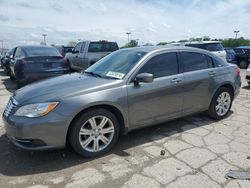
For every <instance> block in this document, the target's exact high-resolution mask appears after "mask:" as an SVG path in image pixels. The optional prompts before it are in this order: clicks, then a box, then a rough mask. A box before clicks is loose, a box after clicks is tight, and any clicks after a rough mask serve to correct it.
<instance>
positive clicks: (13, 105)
mask: <svg viewBox="0 0 250 188" xmlns="http://www.w3.org/2000/svg"><path fill="white" fill-rule="evenodd" d="M17 104H18V103H17V101H16V100H15V99H14V98H13V97H10V100H9V102H8V104H7V106H6V108H5V110H4V113H3V114H4V115H5V116H6V117H7V116H9V115H10V113H11V112H12V110H13V109H15V108H16V106H17Z"/></svg>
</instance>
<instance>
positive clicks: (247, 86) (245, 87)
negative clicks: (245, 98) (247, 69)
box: [242, 85, 250, 90]
mask: <svg viewBox="0 0 250 188" xmlns="http://www.w3.org/2000/svg"><path fill="white" fill-rule="evenodd" d="M242 89H246V90H250V85H246V86H243V87H242Z"/></svg>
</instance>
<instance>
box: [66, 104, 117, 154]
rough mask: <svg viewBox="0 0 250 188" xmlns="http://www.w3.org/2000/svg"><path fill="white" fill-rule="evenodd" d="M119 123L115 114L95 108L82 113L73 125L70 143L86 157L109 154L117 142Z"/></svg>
mask: <svg viewBox="0 0 250 188" xmlns="http://www.w3.org/2000/svg"><path fill="white" fill-rule="evenodd" d="M118 136H119V123H118V120H117V118H116V117H115V115H114V114H113V113H111V112H110V111H108V110H106V109H102V108H95V109H91V110H90V111H87V112H84V113H82V114H81V115H80V116H79V117H78V118H77V119H76V120H75V121H74V123H73V125H72V127H71V130H70V134H69V142H70V144H71V146H72V147H73V149H74V150H75V151H76V152H77V153H79V154H80V155H82V156H84V157H96V156H100V155H103V154H105V153H107V152H108V151H109V150H110V149H111V148H112V147H113V146H114V145H115V143H116V142H117V140H118Z"/></svg>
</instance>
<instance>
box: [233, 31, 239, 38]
mask: <svg viewBox="0 0 250 188" xmlns="http://www.w3.org/2000/svg"><path fill="white" fill-rule="evenodd" d="M239 32H240V31H239V30H236V31H234V33H235V39H237V36H238V33H239Z"/></svg>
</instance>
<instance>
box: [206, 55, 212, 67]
mask: <svg viewBox="0 0 250 188" xmlns="http://www.w3.org/2000/svg"><path fill="white" fill-rule="evenodd" d="M206 58H207V64H208V68H213V67H214V61H213V59H212V58H211V57H209V56H206Z"/></svg>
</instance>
